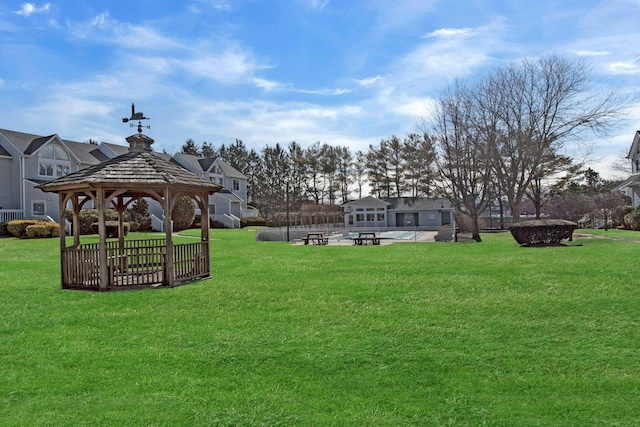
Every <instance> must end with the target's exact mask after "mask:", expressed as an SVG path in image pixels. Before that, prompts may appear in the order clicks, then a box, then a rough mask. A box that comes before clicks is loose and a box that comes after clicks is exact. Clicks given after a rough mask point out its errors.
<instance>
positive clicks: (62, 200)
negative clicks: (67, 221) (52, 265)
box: [58, 194, 67, 289]
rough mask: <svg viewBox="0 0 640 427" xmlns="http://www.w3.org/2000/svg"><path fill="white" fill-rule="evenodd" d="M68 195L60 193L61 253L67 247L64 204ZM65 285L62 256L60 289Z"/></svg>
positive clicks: (61, 259) (62, 259)
mask: <svg viewBox="0 0 640 427" xmlns="http://www.w3.org/2000/svg"><path fill="white" fill-rule="evenodd" d="M65 200H66V197H65V195H64V194H60V196H59V197H58V209H59V212H60V220H59V222H58V223H59V226H60V254H62V253H63V252H64V249H65V248H66V247H67V237H66V233H65V229H64V205H65ZM63 286H64V258H63V257H62V256H60V289H62V288H63Z"/></svg>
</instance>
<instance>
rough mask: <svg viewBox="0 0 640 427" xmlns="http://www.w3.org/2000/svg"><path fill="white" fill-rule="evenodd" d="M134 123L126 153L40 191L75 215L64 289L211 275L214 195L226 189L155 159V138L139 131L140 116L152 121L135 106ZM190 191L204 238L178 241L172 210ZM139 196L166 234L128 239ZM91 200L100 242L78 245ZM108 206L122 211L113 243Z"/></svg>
mask: <svg viewBox="0 0 640 427" xmlns="http://www.w3.org/2000/svg"><path fill="white" fill-rule="evenodd" d="M129 120H138V133H137V134H134V135H131V136H129V137H127V138H126V140H127V142H128V143H129V152H128V153H126V154H123V155H121V156H118V157H115V158H113V159H109V160H107V161H105V162H103V163H100V164H97V165H94V166H91V167H88V168H86V169H82V170H80V171H77V172H75V173H72V174H69V175H66V176H64V177H61V178H58V179H56V180H53V181H50V182H47V183H46V184H42V185H40V186H39V188H40V189H41V190H42V191H47V192H54V193H58V195H59V200H60V212H64V211H65V208H67V207H70V208H71V210H72V212H73V215H72V217H73V218H72V225H73V239H68V238H67V237H65V235H64V233H61V237H60V258H61V260H60V264H61V276H62V288H63V289H87V290H100V291H107V290H120V289H131V288H145V287H162V286H164V287H172V286H176V285H179V284H183V283H186V282H189V281H194V280H199V279H203V278H208V277H210V276H211V263H210V248H209V221H208V220H207V219H208V218H209V195H211V194H213V193H215V192H217V191H220V190H221V187H220V186H219V185H216V184H213V183H211V182H209V181H206V180H204V179H202V178H200V177H198V176H197V175H195V174H193V173H191V172H189V171H187V170H186V169H184V168H182V167H181V166H179V165H177V164H174V163H171V162H169V161H166V160H164V159H162V158H160V157H159V156H157V155H156V154H155V153H154V152H153V150H152V149H151V145H152V144H153V139H151V138H149V137H148V136H146V135H144V134H143V133H142V124H141V122H140V120H147V118H146V117H144V116H143V114H142V113H136V112H135V107H133V105H132V114H131V118H130V119H123V122H125V123H126V122H128V121H129ZM132 125H133V124H132ZM147 128H148V126H147ZM185 196H186V197H189V198H191V199H193V200H194V201H195V203H196V204H197V206H198V207H199V209H200V212H201V218H202V220H201V221H200V222H201V226H200V240H199V241H196V242H192V243H186V244H175V245H174V243H173V235H172V230H171V223H172V218H171V212H172V210H173V207H174V206H175V204H176V202H177V200H178V199H180V198H182V197H185ZM140 198H150V199H153V200H155V201H157V202H158V203H159V204H160V205H161V206H162V207H163V210H164V215H165V220H164V221H165V223H164V224H165V227H164V228H165V230H166V231H165V233H164V235H162V234H160V235H158V237H157V238H151V239H143V240H141V239H125V236H124V213H125V211H126V210H127V208H128V207H129V206H131V204H132V203H133V202H135V201H136V200H138V199H140ZM88 201H93V204H94V205H95V207H96V209H97V211H98V237H99V242H98V243H88V244H81V243H80V227H79V223H80V222H79V217H80V210H81V209H82V208H83V207H84V206H85V204H86V203H87V202H88ZM108 208H113V209H115V210H116V212H117V213H118V230H119V232H118V238H117V239H115V240H107V233H106V221H105V212H106V210H107V209H108ZM64 221H65V219H64V215H61V216H60V229H61V230H64V229H65V227H64ZM68 240H72V241H71V242H68Z"/></svg>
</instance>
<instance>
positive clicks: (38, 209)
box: [31, 200, 47, 216]
mask: <svg viewBox="0 0 640 427" xmlns="http://www.w3.org/2000/svg"><path fill="white" fill-rule="evenodd" d="M45 206H46V205H45V202H44V200H34V201H33V202H31V213H32V215H33V216H45V215H46V214H47V210H46V207H45Z"/></svg>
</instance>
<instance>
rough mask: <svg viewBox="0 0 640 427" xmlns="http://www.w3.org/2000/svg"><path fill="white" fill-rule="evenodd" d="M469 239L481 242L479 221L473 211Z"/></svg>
mask: <svg viewBox="0 0 640 427" xmlns="http://www.w3.org/2000/svg"><path fill="white" fill-rule="evenodd" d="M471 238H472V239H473V240H475V241H476V242H482V239H481V238H480V221H479V218H478V213H477V212H475V211H474V212H473V213H472V214H471Z"/></svg>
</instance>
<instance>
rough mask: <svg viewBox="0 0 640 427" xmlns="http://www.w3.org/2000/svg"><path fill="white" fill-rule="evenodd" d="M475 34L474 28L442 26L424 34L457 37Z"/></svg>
mask: <svg viewBox="0 0 640 427" xmlns="http://www.w3.org/2000/svg"><path fill="white" fill-rule="evenodd" d="M471 35H473V29H472V28H440V29H439V30H435V31H432V32H430V33H427V34H425V35H424V38H433V37H457V36H461V37H464V36H471Z"/></svg>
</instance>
